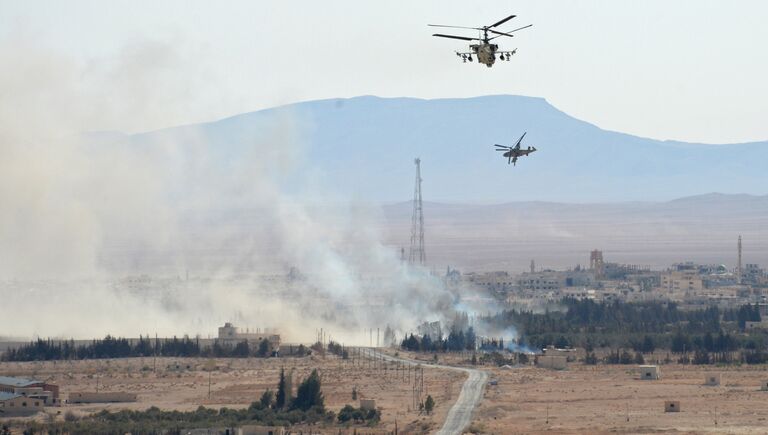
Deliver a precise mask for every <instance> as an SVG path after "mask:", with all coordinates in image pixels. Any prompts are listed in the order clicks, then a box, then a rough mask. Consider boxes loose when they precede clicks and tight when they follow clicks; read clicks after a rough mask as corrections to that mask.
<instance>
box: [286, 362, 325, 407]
mask: <svg viewBox="0 0 768 435" xmlns="http://www.w3.org/2000/svg"><path fill="white" fill-rule="evenodd" d="M292 406H293V408H294V409H301V410H302V411H307V410H309V409H310V408H314V407H317V408H319V409H320V410H324V409H325V398H323V392H322V391H321V385H320V375H319V374H318V373H317V369H314V370H312V373H310V375H309V377H308V378H307V379H305V380H304V381H303V382H302V383H301V385H299V388H298V389H297V390H296V399H294V401H293V405H292Z"/></svg>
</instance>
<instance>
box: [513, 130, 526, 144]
mask: <svg viewBox="0 0 768 435" xmlns="http://www.w3.org/2000/svg"><path fill="white" fill-rule="evenodd" d="M526 134H528V132H527V131H526V132H525V133H523V135H522V136H520V139H518V140H517V144H515V146H519V145H520V143H521V142H522V141H523V138H524V137H525V135H526Z"/></svg>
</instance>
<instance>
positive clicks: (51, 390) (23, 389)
mask: <svg viewBox="0 0 768 435" xmlns="http://www.w3.org/2000/svg"><path fill="white" fill-rule="evenodd" d="M0 392H4V393H11V394H18V395H20V396H24V397H30V398H33V399H39V400H42V401H43V404H45V405H58V404H59V386H58V385H56V384H49V383H46V382H43V381H38V380H35V379H27V378H17V377H11V376H0Z"/></svg>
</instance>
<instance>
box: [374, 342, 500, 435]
mask: <svg viewBox="0 0 768 435" xmlns="http://www.w3.org/2000/svg"><path fill="white" fill-rule="evenodd" d="M370 352H371V353H372V355H374V357H375V358H383V359H386V360H390V361H401V362H404V363H406V364H411V365H419V364H422V365H423V364H424V362H423V361H414V360H410V359H405V358H400V357H393V356H389V355H387V354H384V353H381V352H379V351H378V350H375V349H371V350H370ZM426 365H427V366H429V367H434V368H438V369H445V370H455V371H461V372H465V373H467V375H468V376H467V380H466V381H464V385H463V386H462V387H461V393H459V398H458V399H456V403H454V404H453V407H452V408H451V410H450V411H448V416H447V417H446V419H445V423H443V427H442V428H441V429H440V430H439V431H438V432H437V434H438V435H453V434H456V435H461V434H462V433H464V429H466V428H467V426H469V424H470V423H471V422H472V413H473V412H474V411H475V408H477V406H478V405H479V404H480V400H482V398H483V391H484V389H485V384H486V383H487V382H488V373H486V372H484V371H482V370H476V369H469V368H464V367H452V366H446V365H441V364H426Z"/></svg>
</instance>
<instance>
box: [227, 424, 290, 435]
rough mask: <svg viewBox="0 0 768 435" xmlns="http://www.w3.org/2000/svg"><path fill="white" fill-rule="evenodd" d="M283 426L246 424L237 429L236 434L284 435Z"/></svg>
mask: <svg viewBox="0 0 768 435" xmlns="http://www.w3.org/2000/svg"><path fill="white" fill-rule="evenodd" d="M284 434H285V428H283V427H281V426H258V425H246V426H242V427H240V428H238V429H237V435H284Z"/></svg>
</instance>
